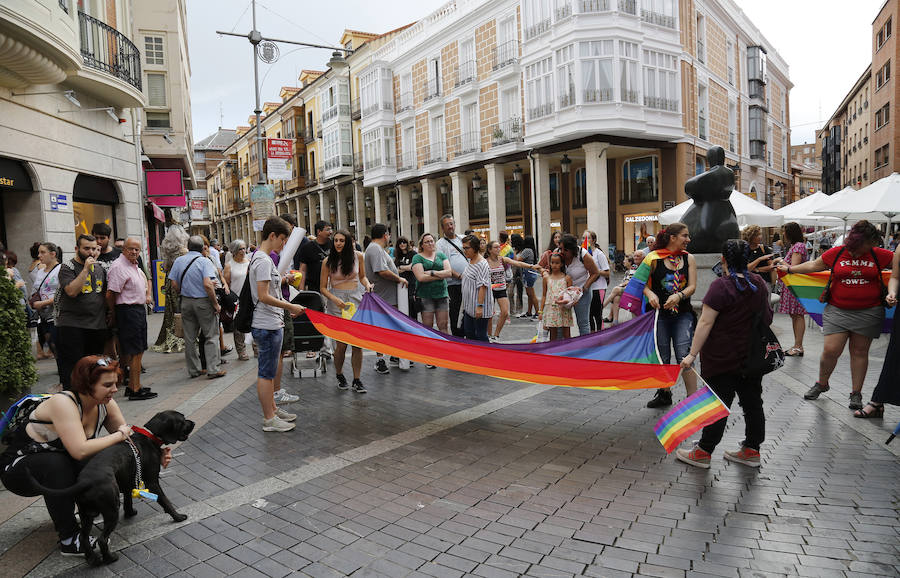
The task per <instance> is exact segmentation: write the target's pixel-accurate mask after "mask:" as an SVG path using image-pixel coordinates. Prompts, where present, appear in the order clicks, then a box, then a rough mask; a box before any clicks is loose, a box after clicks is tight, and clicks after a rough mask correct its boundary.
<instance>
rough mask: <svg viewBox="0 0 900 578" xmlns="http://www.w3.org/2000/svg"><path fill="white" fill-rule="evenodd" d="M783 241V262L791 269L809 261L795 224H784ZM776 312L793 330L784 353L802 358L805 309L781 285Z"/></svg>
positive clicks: (799, 230)
mask: <svg viewBox="0 0 900 578" xmlns="http://www.w3.org/2000/svg"><path fill="white" fill-rule="evenodd" d="M784 240H785V242H786V244H787V245H788V250H787V254H786V255H785V256H784V260H785V262H787V264H788V265H790V266H791V267H796V266H797V265H800V264H801V263H806V262H807V261H809V254H808V253H807V252H806V243H805V242H804V240H803V230H802V229H801V228H800V225H798V224H797V223H793V222H791V223H785V225H784ZM778 312H779V313H784V314H787V315H790V316H791V327H792V328H793V330H794V345H793V346H791V348H790V349H788V350H787V351H785V352H784V354H785V355H789V356H791V357H803V336H804V334H805V333H806V309H804V308H803V305H802V304H801V303H800V301H799V300H798V299H797V298H796V297H794V294H793V293H792V292H791V290H790V289H787V288H786V287H784V285H783V284H782V285H781V300H780V301H779V302H778Z"/></svg>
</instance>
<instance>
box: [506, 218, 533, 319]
mask: <svg viewBox="0 0 900 578" xmlns="http://www.w3.org/2000/svg"><path fill="white" fill-rule="evenodd" d="M516 237H519V236H518V235H513V236H512V242H513V248H514V249H515V250H516V260H517V261H521V262H523V263H526V264H528V265H535V264H536V262H537V255H536V253H537V249H536V248H535V245H534V237H532V236H531V235H526V236H525V238H524V239H522V241H521V245H520V244H519V241H518V240H517V239H516ZM519 238H520V239H521V237H519ZM538 271H540V267H538V268H537V269H536V270H531V269H524V270H522V271H521V274H522V285H523V287H524V288H525V295H526V296H527V297H528V305H527V306H526V308H525V311H523V312H522V313H519V314H518V315H516V317H517V318H519V319H537V317H538V310H539V308H538V298H537V295H536V294H535V292H534V285H535V283H536V282H537V279H538Z"/></svg>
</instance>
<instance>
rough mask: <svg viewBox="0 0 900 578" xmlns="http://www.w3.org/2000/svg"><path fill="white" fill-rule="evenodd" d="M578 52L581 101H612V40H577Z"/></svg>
mask: <svg viewBox="0 0 900 578" xmlns="http://www.w3.org/2000/svg"><path fill="white" fill-rule="evenodd" d="M578 54H579V57H580V58H581V75H582V77H581V88H582V101H583V102H610V101H612V100H613V90H614V89H615V80H614V78H615V77H614V76H613V41H612V40H597V41H592V42H579V43H578Z"/></svg>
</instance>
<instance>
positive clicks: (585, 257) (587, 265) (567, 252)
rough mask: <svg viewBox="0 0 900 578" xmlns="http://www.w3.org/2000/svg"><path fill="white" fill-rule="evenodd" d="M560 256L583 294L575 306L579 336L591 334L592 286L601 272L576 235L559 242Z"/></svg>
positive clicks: (567, 236)
mask: <svg viewBox="0 0 900 578" xmlns="http://www.w3.org/2000/svg"><path fill="white" fill-rule="evenodd" d="M559 245H560V250H559V252H560V254H561V255H562V256H563V263H565V265H566V274H567V275H568V276H569V277H571V278H572V283H574V284H575V286H576V287H581V290H582V294H581V299H579V300H578V301H577V302H576V303H575V306H574V307H573V308H572V309H573V312H574V313H575V323H576V324H577V325H578V335H587V334H588V333H590V332H591V300H592V295H591V286H592V285H593V284H594V281H596V280H597V278H598V277H600V270H599V269H598V268H597V263H596V261H594V258H593V257H592V256H591V254H590V253H588V252H587V251H586V250H585V249H584V248H582V247H581V246H580V244H579V243H578V239H576V238H575V235H570V234H568V233H567V234H565V235H563V236H562V239H560V241H559Z"/></svg>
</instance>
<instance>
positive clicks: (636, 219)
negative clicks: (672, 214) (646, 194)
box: [625, 215, 659, 223]
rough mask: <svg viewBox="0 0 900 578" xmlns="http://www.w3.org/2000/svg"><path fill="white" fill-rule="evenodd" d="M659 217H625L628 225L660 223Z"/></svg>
mask: <svg viewBox="0 0 900 578" xmlns="http://www.w3.org/2000/svg"><path fill="white" fill-rule="evenodd" d="M658 220H659V217H657V216H656V215H629V216H627V217H625V222H626V223H649V222H655V221H658Z"/></svg>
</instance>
